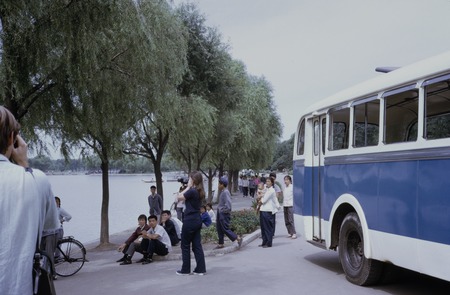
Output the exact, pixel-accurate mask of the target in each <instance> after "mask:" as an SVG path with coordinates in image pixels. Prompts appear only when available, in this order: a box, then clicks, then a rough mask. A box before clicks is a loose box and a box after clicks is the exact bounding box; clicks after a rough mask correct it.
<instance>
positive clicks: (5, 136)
mask: <svg viewBox="0 0 450 295" xmlns="http://www.w3.org/2000/svg"><path fill="white" fill-rule="evenodd" d="M19 130H20V124H19V123H18V122H17V120H16V119H15V118H14V116H13V114H12V113H11V112H10V111H9V110H8V109H7V108H5V107H4V106H0V153H2V154H5V153H6V150H7V149H8V146H9V145H10V142H9V139H10V137H11V134H14V137H15V136H17V134H18V133H19Z"/></svg>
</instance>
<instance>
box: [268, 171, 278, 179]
mask: <svg viewBox="0 0 450 295" xmlns="http://www.w3.org/2000/svg"><path fill="white" fill-rule="evenodd" d="M269 177H273V179H277V174H276V173H275V172H270V174H269Z"/></svg>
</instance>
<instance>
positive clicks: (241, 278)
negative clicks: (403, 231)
mask: <svg viewBox="0 0 450 295" xmlns="http://www.w3.org/2000/svg"><path fill="white" fill-rule="evenodd" d="M232 203H233V210H239V209H244V208H250V206H251V199H249V198H242V196H241V195H235V196H232ZM132 230H134V227H132V228H130V231H124V232H122V233H118V234H114V235H111V237H110V242H111V243H113V244H115V245H113V246H111V247H110V248H109V249H102V250H101V249H98V248H96V243H93V244H89V245H86V248H87V249H88V253H87V258H88V259H89V262H86V263H85V265H84V266H83V268H82V269H81V270H80V272H79V273H77V274H75V275H73V276H71V277H59V278H58V279H57V280H56V281H55V287H56V291H57V294H60V295H61V294H62V295H66V294H67V295H72V294H74V295H75V294H83V295H89V294H105V295H106V294H108V295H115V294H151V295H159V294H165V295H167V294H170V295H175V294H180V295H190V294H214V295H221V294H250V295H252V294H258V295H265V294H271V295H272V294H319V295H321V294H333V295H338V294H394V295H406V294H408V295H425V294H449V293H450V283H448V282H444V281H441V280H437V279H434V278H430V277H427V276H423V275H420V274H417V273H413V272H403V276H402V277H401V279H400V280H399V281H397V282H395V283H392V284H388V285H381V286H373V287H359V286H355V285H353V284H351V283H349V282H348V281H347V280H346V279H345V275H344V273H343V271H342V268H341V266H340V264H339V258H338V255H337V253H336V252H333V251H324V250H322V249H319V248H317V247H314V246H312V245H310V244H309V243H307V242H305V241H304V240H303V239H302V238H301V237H299V238H297V239H295V240H293V239H290V238H288V237H287V231H286V227H285V226H284V220H283V213H282V212H279V213H278V214H277V224H276V232H275V238H274V241H273V247H272V248H262V247H258V245H259V244H261V239H260V238H259V236H260V233H259V231H257V232H255V233H252V234H249V235H246V236H244V240H243V244H242V246H241V248H238V246H237V244H236V242H235V243H231V242H230V241H228V242H227V243H226V247H225V248H223V249H220V250H213V249H212V248H213V245H205V247H204V252H205V256H206V270H207V274H206V275H205V276H197V275H189V276H178V275H176V273H175V272H176V271H177V270H179V269H180V268H181V251H179V247H178V249H174V251H173V252H172V253H171V254H169V257H166V258H164V259H161V258H156V256H155V258H156V259H154V261H153V263H150V264H147V265H142V264H140V263H135V261H136V260H138V259H140V258H141V256H142V255H141V254H139V253H136V254H135V256H134V257H133V263H132V264H130V265H119V263H116V262H115V261H116V260H117V259H118V258H120V257H121V256H122V254H121V253H119V252H117V251H116V250H115V249H116V246H117V245H119V244H121V243H122V242H123V241H125V240H126V238H127V237H128V236H129V235H130V233H131V231H132ZM297 232H300V231H299V229H297ZM97 244H98V243H97ZM175 248H176V247H175ZM191 258H192V269H193V268H194V267H195V260H194V256H193V255H191Z"/></svg>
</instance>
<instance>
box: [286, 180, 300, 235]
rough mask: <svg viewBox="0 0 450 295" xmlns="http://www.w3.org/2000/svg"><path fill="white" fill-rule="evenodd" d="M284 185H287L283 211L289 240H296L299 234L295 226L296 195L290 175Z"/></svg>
mask: <svg viewBox="0 0 450 295" xmlns="http://www.w3.org/2000/svg"><path fill="white" fill-rule="evenodd" d="M284 184H285V185H286V187H285V189H284V193H283V211H284V224H285V225H286V228H287V231H288V234H289V236H288V237H289V238H292V239H296V238H297V232H296V231H295V224H294V193H293V189H292V178H291V177H290V176H289V175H286V176H285V177H284Z"/></svg>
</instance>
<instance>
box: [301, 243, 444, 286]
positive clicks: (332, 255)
mask: <svg viewBox="0 0 450 295" xmlns="http://www.w3.org/2000/svg"><path fill="white" fill-rule="evenodd" d="M305 259H306V260H307V261H309V262H311V263H313V264H315V265H317V266H319V267H322V268H324V269H327V270H329V271H331V272H333V273H335V274H337V275H342V279H343V280H345V274H344V271H343V270H342V267H341V264H340V262H339V256H338V253H337V252H332V251H324V252H320V253H314V254H311V255H307V256H305ZM383 275H384V276H383V278H382V281H381V282H380V283H379V284H378V285H375V286H368V287H361V288H370V289H373V290H380V291H383V292H386V293H388V294H393V295H448V294H450V282H448V281H444V280H440V279H437V278H434V277H430V276H427V275H424V274H420V273H418V272H414V271H410V270H407V269H404V268H401V267H397V266H393V265H389V266H388V267H387V268H386V272H385V273H383ZM349 284H350V283H349Z"/></svg>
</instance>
